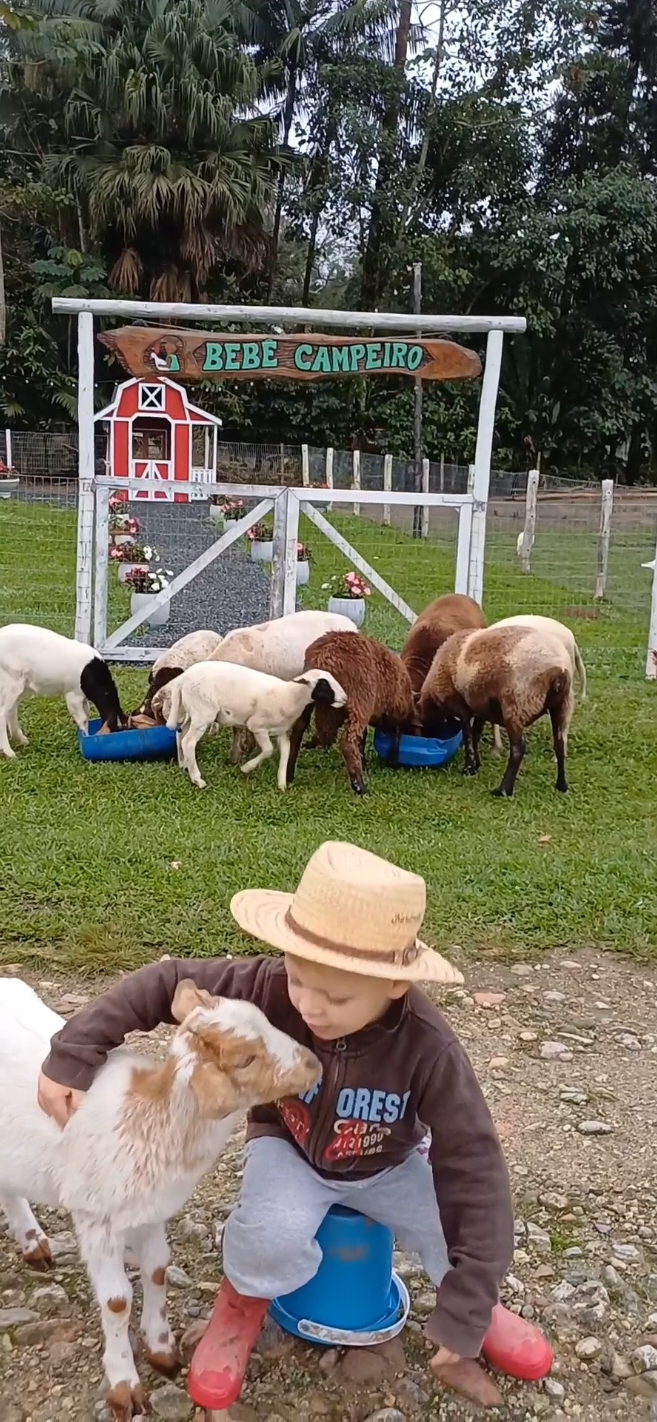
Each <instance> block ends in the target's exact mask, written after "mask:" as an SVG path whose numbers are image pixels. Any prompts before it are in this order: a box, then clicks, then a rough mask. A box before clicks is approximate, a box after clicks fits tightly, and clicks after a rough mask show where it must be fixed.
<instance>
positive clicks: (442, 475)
mask: <svg viewBox="0 0 657 1422" xmlns="http://www.w3.org/2000/svg"><path fill="white" fill-rule="evenodd" d="M440 492H441V494H444V492H445V456H444V454H441V456H440Z"/></svg>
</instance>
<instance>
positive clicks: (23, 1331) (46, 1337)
mask: <svg viewBox="0 0 657 1422" xmlns="http://www.w3.org/2000/svg"><path fill="white" fill-rule="evenodd" d="M82 1332H83V1325H82V1324H81V1323H80V1322H79V1320H76V1319H60V1318H43V1319H41V1321H40V1322H39V1323H24V1324H21V1327H20V1328H17V1329H16V1333H15V1335H14V1336H15V1338H16V1342H17V1343H18V1344H19V1345H20V1346H21V1347H23V1348H33V1347H34V1345H35V1344H36V1343H74V1342H75V1339H76V1338H79V1337H80V1334H81V1333H82Z"/></svg>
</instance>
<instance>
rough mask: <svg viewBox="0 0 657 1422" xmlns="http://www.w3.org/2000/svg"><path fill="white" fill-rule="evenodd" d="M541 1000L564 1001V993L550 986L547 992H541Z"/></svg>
mask: <svg viewBox="0 0 657 1422" xmlns="http://www.w3.org/2000/svg"><path fill="white" fill-rule="evenodd" d="M543 1001H544V1002H565V1001H566V994H565V992H557V991H556V989H552V988H551V989H550V990H549V992H544V993H543Z"/></svg>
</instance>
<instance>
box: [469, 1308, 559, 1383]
mask: <svg viewBox="0 0 657 1422" xmlns="http://www.w3.org/2000/svg"><path fill="white" fill-rule="evenodd" d="M481 1351H482V1353H483V1355H484V1357H485V1359H486V1362H487V1363H490V1364H491V1367H493V1368H497V1370H498V1372H500V1373H507V1374H508V1376H509V1377H510V1378H519V1379H520V1381H521V1382H538V1379H539V1378H545V1377H547V1375H548V1373H549V1371H550V1368H551V1367H552V1364H553V1362H554V1353H553V1352H552V1349H551V1347H550V1344H549V1343H548V1341H547V1338H545V1337H544V1336H543V1334H542V1333H541V1331H540V1329H538V1328H535V1327H534V1324H533V1323H529V1322H528V1320H527V1319H526V1318H519V1317H518V1315H517V1313H511V1311H510V1309H508V1308H505V1307H504V1305H503V1304H501V1303H498V1304H496V1305H495V1308H494V1309H493V1321H492V1323H491V1326H490V1328H489V1330H488V1333H487V1334H486V1337H485V1338H484V1341H483V1343H482V1345H481Z"/></svg>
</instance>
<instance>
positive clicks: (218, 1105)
mask: <svg viewBox="0 0 657 1422" xmlns="http://www.w3.org/2000/svg"><path fill="white" fill-rule="evenodd" d="M189 1084H190V1087H191V1089H192V1092H193V1094H194V1096H195V1098H196V1104H197V1106H198V1109H199V1112H200V1114H201V1116H203V1117H205V1119H206V1120H221V1119H222V1118H223V1117H224V1116H230V1114H231V1112H232V1111H236V1110H237V1108H238V1106H239V1104H240V1103H239V1099H238V1094H237V1092H236V1091H235V1088H234V1087H233V1085H232V1083H231V1081H230V1078H229V1077H228V1076H227V1075H226V1074H225V1073H224V1072H222V1071H221V1070H220V1069H219V1067H218V1066H215V1065H214V1063H213V1062H200V1063H199V1065H198V1066H196V1067H194V1070H193V1072H192V1075H191V1078H190V1083H189Z"/></svg>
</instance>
